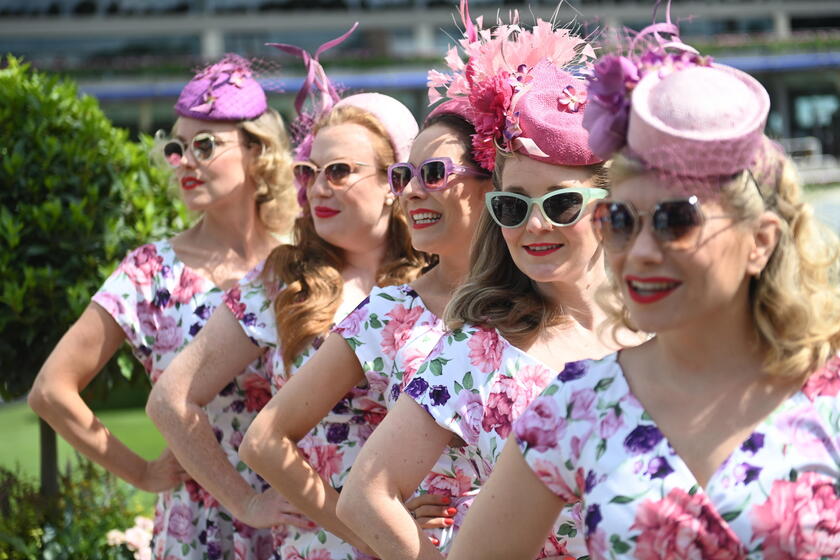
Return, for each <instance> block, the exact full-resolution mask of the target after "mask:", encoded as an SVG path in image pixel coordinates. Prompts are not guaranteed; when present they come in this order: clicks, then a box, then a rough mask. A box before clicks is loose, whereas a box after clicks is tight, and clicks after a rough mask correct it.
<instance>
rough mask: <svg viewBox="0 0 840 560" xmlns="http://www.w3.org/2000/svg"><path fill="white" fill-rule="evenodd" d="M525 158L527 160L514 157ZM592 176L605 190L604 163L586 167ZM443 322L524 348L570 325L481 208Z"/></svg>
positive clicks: (496, 178)
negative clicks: (484, 330) (495, 334)
mask: <svg viewBox="0 0 840 560" xmlns="http://www.w3.org/2000/svg"><path fill="white" fill-rule="evenodd" d="M510 157H511V156H510V155H508V154H504V153H497V154H496V166H495V168H494V170H493V186H494V187H495V188H496V190H502V174H503V172H504V166H505V161H506V160H507V159H509V158H510ZM517 157H525V156H517ZM584 169H588V170H590V171H591V172H592V174H593V179H594V180H593V185H592V186H593V187H600V188H606V187H607V185H608V183H607V171H606V166H605V164H596V165H590V166H587V167H585V168H584ZM443 319H444V321H445V322H446V325H447V327H448V328H450V329H455V328H458V327H461V326H463V325H464V323H471V324H473V325H481V326H484V327H488V328H495V329H498V331H499V332H500V333H501V334H502V336H504V337H505V338H506V339H508V340H509V341H511V342H513V343H514V344H523V343H524V344H527V343H528V342H529V341H531V340H533V338H534V337H535V336H536V335H537V334H538V333H539V332H540V331H542V330H544V329H546V328H548V327H551V326H555V325H559V324H562V323H564V322H565V321H567V320H568V317H567V316H566V314H565V312H564V310H563V309H562V308H560V307H558V306H557V304H556V303H555V302H552V301H551V300H549V299H547V298H545V297H544V296H543V295H542V294H541V293H540V292H539V290H537V288H536V285H535V284H534V281H533V280H531V279H530V278H529V277H528V276H526V275H525V274H524V273H523V272H522V271H521V270H519V268H518V267H517V266H516V264H515V263H514V262H513V258H512V257H511V256H510V251H508V248H507V244H506V243H505V239H504V237H503V236H502V230H501V228H500V227H499V226H498V225H497V224H496V222H494V221H493V219H492V218H491V217H490V213H489V212H488V211H487V209H486V208H485V209H484V211H483V212H482V213H481V218H480V219H479V222H478V227H477V229H476V233H475V237H474V238H473V244H472V249H471V251H470V272H469V274H468V275H467V278H466V280H465V281H464V283H463V284H461V286H460V287H459V288H458V289H457V290H456V291H455V293H454V294H453V296H452V299H451V300H450V302H449V304H448V305H447V306H446V309H445V311H444V315H443Z"/></svg>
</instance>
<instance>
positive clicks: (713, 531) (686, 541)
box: [630, 488, 746, 560]
mask: <svg viewBox="0 0 840 560" xmlns="http://www.w3.org/2000/svg"><path fill="white" fill-rule="evenodd" d="M630 529H631V530H633V529H635V530H639V531H641V533H640V534H639V535H638V540H637V541H636V551H635V557H636V558H638V559H639V560H668V559H671V558H702V559H703V560H733V559H736V558H743V557H744V556H746V550H744V548H743V547H742V546H741V543H740V541H739V540H738V537H737V536H736V535H735V534H734V533H733V532H732V530H731V529H730V528H729V526H728V525H727V524H726V522H725V521H724V520H723V519H722V518H721V516H720V514H718V512H717V510H715V508H714V506H712V504H711V503H709V500H708V498H707V497H706V495H705V494H701V493H698V494H694V495H691V494H689V493H687V492H685V491H684V490H682V489H681V488H674V489H672V490H671V491H670V492H669V493H668V495H667V496H665V498H663V499H662V500H660V501H654V500H645V501H644V502H642V504H641V505H640V506H639V509H638V511H637V512H636V519H635V521H634V523H633V525H631V526H630Z"/></svg>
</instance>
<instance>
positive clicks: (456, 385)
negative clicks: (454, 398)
mask: <svg viewBox="0 0 840 560" xmlns="http://www.w3.org/2000/svg"><path fill="white" fill-rule="evenodd" d="M454 387H455V394H456V395H457V394H458V393H460V392H461V391H463V390H464V387H463V385H461V384H460V383H458V382H457V381H456V382H455V385H454Z"/></svg>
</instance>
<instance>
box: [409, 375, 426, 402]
mask: <svg viewBox="0 0 840 560" xmlns="http://www.w3.org/2000/svg"><path fill="white" fill-rule="evenodd" d="M428 388H429V384H428V383H426V380H425V379H422V378H420V377H415V378H414V379H412V380H411V383H409V384H408V386H407V387H406V388H405V391H404V392H405V394H407V395H408V396H410V397H413V398H415V399H417V398H420V395H422V394H423V393H425V392H426V389H428Z"/></svg>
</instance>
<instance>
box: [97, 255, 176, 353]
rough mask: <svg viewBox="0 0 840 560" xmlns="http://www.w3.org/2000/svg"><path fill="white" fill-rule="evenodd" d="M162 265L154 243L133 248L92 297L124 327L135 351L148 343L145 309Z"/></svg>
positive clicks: (129, 342)
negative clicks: (143, 321) (143, 315)
mask: <svg viewBox="0 0 840 560" xmlns="http://www.w3.org/2000/svg"><path fill="white" fill-rule="evenodd" d="M162 266H163V258H162V257H161V256H160V255H159V254H158V250H157V247H156V246H155V245H154V244H148V245H143V246H142V247H138V248H137V249H133V250H132V251H129V253H128V254H127V255H126V256H125V258H124V259H123V260H122V262H120V264H119V266H117V268H116V270H114V272H113V273H111V275H110V276H109V277H108V278H107V279H106V280H105V282H104V283H103V284H102V286H101V287H100V288H99V290H98V291H97V292H96V293H95V294H94V295H93V297H92V298H91V301H93V302H95V303H97V304H98V305H99V306H101V307H102V308H103V309H104V310H105V311H106V312H108V314H109V315H110V316H111V317H113V319H114V321H116V322H117V324H118V325H119V326H120V328H122V330H123V332H124V333H125V337H126V339H127V341H128V344H129V345H130V346H131V347H132V348H133V349H134V350H135V352H136V351H138V350H140V349H141V348H142V347H143V346H144V338H143V329H142V325H141V311H142V308H143V307H144V306H148V304H149V302H150V301H151V300H152V293H153V289H154V288H153V279H154V276H155V274H157V273H158V272H159V271H160V269H161V268H162Z"/></svg>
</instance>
